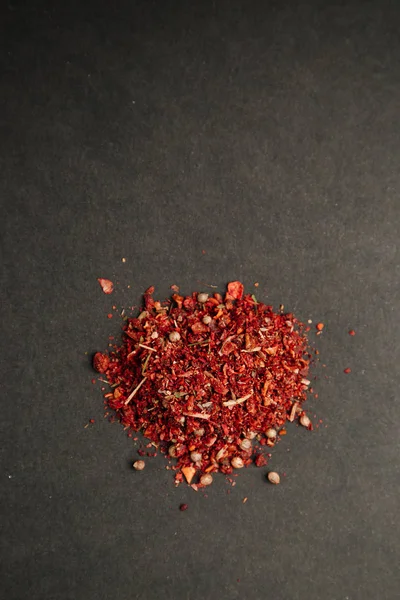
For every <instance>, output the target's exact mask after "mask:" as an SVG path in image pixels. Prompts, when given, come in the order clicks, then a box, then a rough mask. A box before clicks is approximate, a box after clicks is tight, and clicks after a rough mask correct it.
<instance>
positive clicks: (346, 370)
mask: <svg viewBox="0 0 400 600" xmlns="http://www.w3.org/2000/svg"><path fill="white" fill-rule="evenodd" d="M343 373H351V369H350V367H347V369H345V370H344V371H343Z"/></svg>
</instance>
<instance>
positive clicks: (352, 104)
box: [0, 0, 400, 600]
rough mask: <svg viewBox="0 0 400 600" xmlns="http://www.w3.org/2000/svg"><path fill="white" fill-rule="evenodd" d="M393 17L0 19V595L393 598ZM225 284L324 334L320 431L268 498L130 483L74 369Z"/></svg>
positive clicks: (260, 10)
mask: <svg viewBox="0 0 400 600" xmlns="http://www.w3.org/2000/svg"><path fill="white" fill-rule="evenodd" d="M107 5H110V6H107ZM111 5H112V6H111ZM194 6H197V8H194ZM399 11H400V8H399V6H398V3H397V2H396V1H395V0H394V1H393V2H385V1H384V2H359V3H355V2H337V3H335V4H334V3H331V4H329V3H324V2H317V1H315V2H306V3H296V2H289V3H287V2H271V3H268V2H251V1H250V2H242V3H240V2H237V1H236V0H234V1H229V2H228V1H226V2H218V1H215V2H198V3H195V2H194V3H191V2H185V3H183V2H172V1H171V2H168V1H166V0H165V1H164V2H158V3H155V2H142V3H139V2H136V3H135V2H133V1H132V2H128V1H125V2H117V3H115V4H114V3H112V2H109V3H105V2H99V3H94V2H92V3H90V4H88V3H83V4H82V5H81V4H80V3H78V2H66V3H64V4H62V5H61V3H60V5H59V6H57V7H56V8H54V7H52V6H51V3H50V2H48V3H45V2H42V3H38V2H36V3H35V2H31V3H26V6H25V5H23V4H22V3H21V2H20V1H19V0H12V1H11V0H10V1H9V2H8V7H4V10H3V18H2V19H1V24H2V29H3V34H2V36H1V39H2V54H1V83H0V92H1V94H0V101H1V111H0V123H1V132H0V139H1V150H0V153H1V184H0V185H1V191H0V193H1V202H2V219H1V232H2V235H1V249H2V279H1V297H2V321H3V326H2V341H3V351H2V355H1V375H2V377H1V379H2V386H1V387H2V412H1V439H2V443H1V461H2V468H1V477H2V485H1V491H0V494H1V516H2V533H1V538H0V540H1V541H0V543H1V556H0V558H1V560H0V562H1V591H2V597H4V598H7V600H20V599H30V600H43V599H51V600H92V599H93V600H94V599H96V600H98V599H109V598H116V599H121V600H125V599H137V600H153V599H156V598H157V599H158V598H168V599H171V600H180V599H182V600H183V599H188V600H200V599H202V600H203V599H207V600H219V599H221V600H225V599H236V598H237V599H239V598H240V600H248V599H249V600H259V599H260V600H261V599H265V598H274V599H276V600H306V599H307V600H321V599H324V600H364V599H365V598H367V597H368V598H374V599H375V598H379V600H395V598H398V589H399V585H400V579H399V571H398V563H399V558H400V556H399V538H398V512H399V500H398V492H399V487H398V486H399V475H400V474H399V458H398V457H399V434H398V420H399V417H400V415H399V404H398V379H399V364H400V351H399V339H400V331H399V318H398V312H399V308H400V302H399V300H400V298H399V251H398V236H399V223H400V219H399V217H400V200H399V183H400V175H399V173H400V171H399V162H400V161H399V158H400V119H399V114H400V101H399V98H400V68H399V64H400V62H399V59H400V52H399V51H400V44H399V37H398V35H399V34H398V32H399V25H400V18H399V16H400V14H399ZM203 249H205V250H206V251H207V253H206V254H205V255H203V254H202V250H203ZM122 257H126V263H125V264H123V263H122V262H121V258H122ZM100 276H102V277H109V278H110V279H112V280H114V281H118V282H119V285H118V286H117V290H116V292H115V294H114V295H113V296H111V297H108V296H104V295H103V294H102V293H101V290H100V288H99V287H98V284H97V282H96V278H97V277H100ZM231 279H241V280H243V281H244V282H245V283H246V285H247V286H249V287H250V288H252V285H253V283H254V282H255V281H259V282H260V287H259V288H258V291H257V295H258V296H259V297H260V298H261V299H262V300H264V301H266V300H267V301H269V302H271V303H273V304H274V305H275V306H276V305H278V304H279V303H280V302H283V303H284V304H285V305H286V307H287V308H288V309H290V310H295V311H296V313H297V314H298V316H299V317H300V318H303V319H308V318H312V319H313V320H314V322H316V321H317V320H322V321H324V322H325V323H326V329H325V331H324V334H323V336H321V337H320V338H319V341H318V347H319V349H320V351H321V356H322V359H323V361H324V362H326V364H327V368H326V369H325V371H326V375H327V376H328V378H324V377H322V378H321V379H320V380H319V382H318V384H317V387H318V392H319V400H318V401H315V400H314V402H313V406H314V409H315V411H316V414H317V415H318V418H322V419H323V421H324V423H323V425H322V427H321V428H319V429H318V430H317V431H316V432H315V433H313V434H307V432H305V431H304V430H301V431H300V430H299V429H296V428H295V427H292V428H290V432H289V433H290V435H288V436H286V438H285V439H284V440H283V441H282V443H281V444H280V445H279V446H278V447H277V448H276V449H275V450H274V451H273V459H272V461H271V466H272V467H273V468H274V469H276V470H279V471H280V472H281V473H282V472H286V474H287V476H286V477H285V478H284V482H283V483H282V485H281V486H279V487H272V486H270V485H268V484H266V483H264V480H263V475H264V473H265V469H260V470H256V469H249V470H247V471H246V472H245V473H241V475H240V477H239V478H238V481H237V485H236V487H235V488H230V487H229V486H228V485H227V484H226V483H225V480H224V478H223V477H221V478H219V479H218V480H217V482H216V484H215V485H214V486H213V489H212V490H210V492H209V494H208V498H204V497H203V495H202V494H196V493H194V492H193V491H192V490H189V489H188V488H183V487H182V488H179V489H178V490H175V488H174V487H173V484H172V478H171V475H170V474H169V472H167V471H166V470H165V469H164V462H163V460H162V459H161V458H157V459H155V460H153V461H151V462H148V465H147V467H146V471H145V472H143V473H135V472H133V471H132V469H131V468H130V466H129V465H130V462H131V461H132V458H134V457H135V453H134V449H133V446H132V442H130V441H129V440H128V439H127V438H126V436H125V435H124V433H123V431H122V430H121V428H120V427H119V426H118V425H109V424H108V423H107V422H106V421H104V420H103V418H102V397H101V393H100V390H99V387H98V385H96V386H92V385H91V383H90V379H91V377H92V373H91V370H90V367H89V361H88V356H87V355H85V353H86V352H88V353H90V352H92V351H93V350H95V349H101V348H104V347H106V343H107V336H108V334H109V333H114V334H117V333H118V330H119V323H118V322H117V319H113V320H112V321H109V320H107V318H106V313H107V312H109V310H110V308H111V305H112V304H113V303H115V304H117V305H118V306H126V305H129V304H132V303H134V304H137V303H138V302H139V300H140V295H141V292H142V291H143V290H144V289H145V288H146V287H147V286H148V285H150V284H155V285H156V286H157V292H158V293H159V295H160V297H161V298H163V297H165V296H166V295H167V294H168V292H169V285H170V284H172V283H177V284H179V285H181V288H182V290H183V291H185V292H189V291H192V290H193V289H201V287H202V286H201V284H200V283H199V281H203V282H206V283H212V284H217V285H219V286H220V287H221V289H223V286H224V285H225V283H226V282H227V281H229V280H231ZM128 285H130V286H131V288H130V289H128V288H127V286H128ZM349 328H354V329H355V330H356V331H357V335H356V336H355V337H354V338H351V337H350V336H349V335H348V334H347V331H348V329H349ZM348 366H350V367H351V368H352V374H351V375H344V374H343V369H344V368H345V367H348ZM312 412H314V411H312ZM89 418H95V420H96V423H95V425H94V426H92V427H90V428H87V429H84V424H85V423H86V422H87V420H88V419H89ZM325 425H327V427H325ZM228 489H231V493H230V494H229V495H227V490H228ZM245 496H246V497H248V501H247V503H246V504H242V499H243V498H244V497H245ZM181 502H187V503H188V504H189V509H188V510H187V511H186V512H184V513H181V512H180V511H179V509H178V507H179V504H180V503H181ZM396 590H397V591H396Z"/></svg>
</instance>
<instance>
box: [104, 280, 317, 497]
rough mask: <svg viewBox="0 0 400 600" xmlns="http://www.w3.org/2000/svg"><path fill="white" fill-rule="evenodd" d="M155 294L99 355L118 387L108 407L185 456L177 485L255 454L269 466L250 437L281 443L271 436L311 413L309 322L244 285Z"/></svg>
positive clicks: (173, 452) (166, 449)
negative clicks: (168, 296) (118, 340)
mask: <svg viewBox="0 0 400 600" xmlns="http://www.w3.org/2000/svg"><path fill="white" fill-rule="evenodd" d="M153 293H154V287H150V288H149V289H148V290H146V292H145V294H144V307H143V310H142V312H141V313H140V314H139V316H138V317H137V318H128V319H127V320H126V321H125V322H124V329H123V331H124V340H123V344H122V345H121V347H120V348H118V349H117V350H116V351H112V352H110V353H109V354H103V353H100V352H98V353H97V354H95V356H94V360H93V366H94V368H95V369H96V370H97V371H99V372H100V373H103V374H104V375H105V377H106V378H107V380H108V382H109V383H110V385H111V386H112V389H111V392H112V393H108V394H106V395H105V397H106V402H107V405H108V407H109V408H111V409H113V410H114V411H115V413H116V416H117V418H118V419H119V420H120V421H121V423H122V425H123V426H124V427H125V428H129V429H130V430H131V431H132V430H133V431H139V430H141V431H142V432H143V435H144V436H145V437H146V438H148V439H149V440H151V441H152V442H154V443H155V444H156V446H157V447H159V448H160V450H161V451H162V452H163V453H165V454H167V455H169V456H170V457H172V458H175V459H176V461H177V465H176V467H174V470H175V471H176V478H175V479H176V482H177V483H180V482H181V481H183V476H182V475H183V474H184V475H185V478H186V480H187V481H188V483H190V482H191V481H192V480H193V478H194V477H196V479H197V477H199V476H201V474H204V473H212V472H216V471H222V472H223V473H231V472H232V471H233V469H234V467H235V466H236V468H240V467H241V466H248V465H249V464H251V463H252V462H253V460H254V461H255V464H256V465H257V466H262V465H263V464H264V461H263V460H262V458H260V454H259V452H256V451H255V448H254V447H253V446H252V445H251V444H248V443H247V442H245V443H243V442H244V440H253V439H254V438H257V440H258V441H259V443H260V444H261V445H262V446H264V445H266V444H267V445H269V446H271V445H274V443H275V441H274V440H271V439H269V438H268V437H267V436H266V432H267V431H269V436H270V437H271V428H274V429H276V430H277V431H278V430H280V429H281V428H282V426H283V425H284V424H285V422H286V421H287V420H293V419H294V418H295V417H296V418H297V417H298V415H299V414H302V409H301V408H300V407H301V406H302V404H303V402H304V401H305V400H306V397H307V391H308V386H309V383H310V381H309V380H308V379H307V375H308V372H309V364H310V360H311V354H310V352H309V351H308V340H307V337H306V334H305V326H304V324H303V323H301V322H299V321H298V320H297V319H296V317H295V316H294V315H293V314H291V313H286V314H283V312H279V313H275V312H273V309H272V307H271V306H267V305H265V304H263V303H261V302H257V300H256V299H255V297H254V296H252V295H250V294H246V295H245V294H244V288H243V284H241V283H240V282H238V281H235V282H231V283H229V284H228V290H227V293H226V294H225V297H224V298H223V297H222V296H221V295H220V294H218V293H214V294H213V295H212V296H209V295H208V294H205V293H200V294H197V293H193V294H192V295H190V296H186V297H184V296H180V295H179V294H178V293H175V294H174V295H173V296H172V300H167V301H165V302H158V301H155V300H154V298H153ZM171 334H174V335H171ZM176 334H178V335H176ZM294 403H296V410H294V409H293V405H294ZM284 433H286V430H284V429H283V430H281V435H283V434H284ZM189 479H190V481H189ZM197 487H202V485H201V484H198V486H197Z"/></svg>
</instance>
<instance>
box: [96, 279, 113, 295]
mask: <svg viewBox="0 0 400 600" xmlns="http://www.w3.org/2000/svg"><path fill="white" fill-rule="evenodd" d="M97 281H98V282H99V284H100V285H101V289H102V290H103V292H104V293H105V294H111V293H112V291H113V289H114V284H113V282H112V281H110V280H109V279H102V278H101V277H100V278H98V279H97Z"/></svg>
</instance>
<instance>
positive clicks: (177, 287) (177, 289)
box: [171, 284, 179, 293]
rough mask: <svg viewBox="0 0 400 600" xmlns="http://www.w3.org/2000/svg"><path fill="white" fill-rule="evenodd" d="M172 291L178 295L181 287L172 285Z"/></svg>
mask: <svg viewBox="0 0 400 600" xmlns="http://www.w3.org/2000/svg"><path fill="white" fill-rule="evenodd" d="M171 290H172V291H173V292H176V293H178V292H179V286H177V285H175V284H174V285H171Z"/></svg>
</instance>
